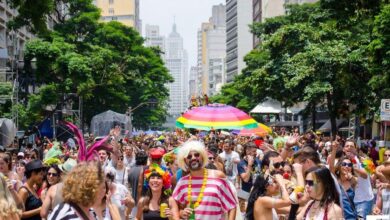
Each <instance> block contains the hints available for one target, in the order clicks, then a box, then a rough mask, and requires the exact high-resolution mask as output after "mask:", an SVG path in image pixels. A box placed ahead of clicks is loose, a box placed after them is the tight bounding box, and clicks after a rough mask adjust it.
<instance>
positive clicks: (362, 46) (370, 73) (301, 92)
mask: <svg viewBox="0 0 390 220" xmlns="http://www.w3.org/2000/svg"><path fill="white" fill-rule="evenodd" d="M389 24H390V23H389V5H388V3H387V2H386V1H380V0H375V1H352V2H351V1H349V0H341V1H339V0H337V1H333V0H326V1H325V0H323V1H319V2H317V3H314V4H303V5H289V6H288V14H287V15H285V16H278V17H274V18H269V19H267V20H266V21H265V22H262V23H254V24H253V25H252V32H253V33H254V34H255V35H256V36H257V37H259V38H260V39H261V44H260V45H259V46H258V47H257V48H255V49H254V50H253V51H251V52H250V53H249V54H248V55H247V56H246V58H245V61H246V63H247V68H246V69H244V70H243V74H242V76H241V77H237V78H236V79H235V81H234V82H233V83H231V84H232V85H230V86H226V87H223V89H222V92H221V96H223V98H224V99H225V102H226V103H228V104H236V103H238V102H237V101H236V100H235V98H233V97H232V98H231V97H230V96H229V95H227V94H239V96H238V97H239V99H240V100H251V102H254V103H258V102H261V101H263V100H264V99H265V98H266V97H271V98H274V99H277V100H279V101H282V102H283V103H285V105H286V106H291V105H293V104H294V103H296V102H300V101H306V102H307V103H308V107H310V108H311V107H312V106H315V105H318V104H323V105H325V106H326V107H327V109H328V112H329V115H330V118H331V122H332V132H333V133H335V132H336V125H335V124H336V123H335V122H336V118H338V117H341V116H344V117H346V116H349V115H350V114H351V113H354V114H357V115H359V116H360V115H364V116H365V115H366V114H367V113H372V112H370V111H372V110H373V108H372V106H379V105H377V103H378V100H380V98H384V97H386V96H388V92H389V87H388V85H389V84H388V83H389V71H388V70H389V68H388V62H389V54H390V53H389V46H388V45H389ZM386 65H387V66H386ZM367 82H369V83H367ZM236 84H240V86H234V85H236ZM232 88H233V90H234V91H232ZM351 104H353V105H356V106H357V107H356V109H353V111H352V112H350V111H349V110H351V109H349V108H348V106H350V105H351ZM249 105H250V104H249Z"/></svg>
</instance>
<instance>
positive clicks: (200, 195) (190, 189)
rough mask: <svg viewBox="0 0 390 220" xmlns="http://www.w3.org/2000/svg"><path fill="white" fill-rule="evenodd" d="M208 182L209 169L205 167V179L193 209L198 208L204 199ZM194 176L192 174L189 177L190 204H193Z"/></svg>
mask: <svg viewBox="0 0 390 220" xmlns="http://www.w3.org/2000/svg"><path fill="white" fill-rule="evenodd" d="M206 184H207V169H204V173H203V181H202V187H201V188H200V192H199V196H198V198H197V199H196V202H195V204H193V207H191V208H193V209H196V208H197V207H198V206H199V204H200V202H201V201H202V199H203V193H204V190H205V189H206ZM191 195H192V176H191V175H190V177H189V179H188V204H190V206H192V201H191V200H192V196H191Z"/></svg>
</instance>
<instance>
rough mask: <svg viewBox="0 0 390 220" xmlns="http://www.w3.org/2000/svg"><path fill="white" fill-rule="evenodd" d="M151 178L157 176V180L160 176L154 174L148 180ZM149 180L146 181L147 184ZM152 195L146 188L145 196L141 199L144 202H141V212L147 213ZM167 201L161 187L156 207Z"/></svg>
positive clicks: (167, 197)
mask: <svg viewBox="0 0 390 220" xmlns="http://www.w3.org/2000/svg"><path fill="white" fill-rule="evenodd" d="M153 176H158V177H159V178H161V176H160V175H156V174H152V175H151V176H150V177H149V179H150V178H151V177H153ZM149 179H148V182H149ZM152 197H153V195H152V190H151V189H150V187H149V186H148V190H147V191H146V195H145V196H144V197H143V198H144V200H143V204H142V206H143V207H142V210H143V211H144V212H147V211H149V203H150V200H151V199H152ZM168 199H169V196H167V195H166V194H165V193H164V187H162V189H161V197H160V198H159V199H158V205H161V203H168Z"/></svg>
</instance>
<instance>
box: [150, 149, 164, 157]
mask: <svg viewBox="0 0 390 220" xmlns="http://www.w3.org/2000/svg"><path fill="white" fill-rule="evenodd" d="M164 154H165V150H164V149H162V148H161V147H156V148H152V149H150V151H149V155H150V157H151V158H152V159H160V158H162V156H163V155H164Z"/></svg>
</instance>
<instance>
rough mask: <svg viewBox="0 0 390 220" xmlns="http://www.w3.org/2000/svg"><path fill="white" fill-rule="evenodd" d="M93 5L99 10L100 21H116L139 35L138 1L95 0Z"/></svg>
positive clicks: (140, 29)
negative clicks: (131, 28) (134, 30)
mask: <svg viewBox="0 0 390 220" xmlns="http://www.w3.org/2000/svg"><path fill="white" fill-rule="evenodd" d="M94 3H95V5H96V6H97V7H98V8H100V9H101V20H102V21H104V22H109V21H118V22H120V23H122V24H124V25H126V26H129V27H133V28H135V29H136V30H137V31H138V32H139V33H141V31H142V27H141V20H140V17H139V0H95V1H94Z"/></svg>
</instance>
